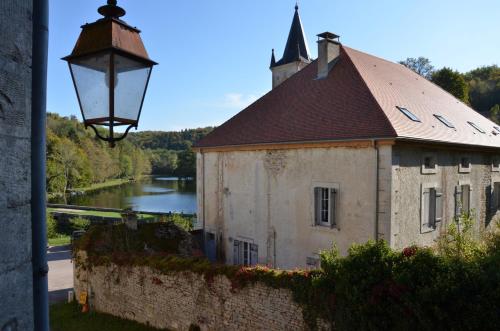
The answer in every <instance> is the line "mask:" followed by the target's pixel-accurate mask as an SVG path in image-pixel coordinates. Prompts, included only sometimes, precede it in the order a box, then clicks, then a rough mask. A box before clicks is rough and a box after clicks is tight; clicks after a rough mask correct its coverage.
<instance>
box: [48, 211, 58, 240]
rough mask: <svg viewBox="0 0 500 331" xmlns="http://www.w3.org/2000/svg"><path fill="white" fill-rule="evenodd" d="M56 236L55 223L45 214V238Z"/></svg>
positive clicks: (50, 216) (52, 218)
mask: <svg viewBox="0 0 500 331" xmlns="http://www.w3.org/2000/svg"><path fill="white" fill-rule="evenodd" d="M57 236H58V233H57V222H56V220H55V219H54V217H52V215H51V214H50V213H47V238H50V239H52V238H56V237H57Z"/></svg>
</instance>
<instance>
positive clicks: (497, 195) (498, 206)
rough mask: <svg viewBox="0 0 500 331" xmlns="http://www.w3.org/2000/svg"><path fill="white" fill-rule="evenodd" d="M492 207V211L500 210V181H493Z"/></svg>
mask: <svg viewBox="0 0 500 331" xmlns="http://www.w3.org/2000/svg"><path fill="white" fill-rule="evenodd" d="M492 209H493V212H494V213H496V212H497V211H499V210H500V182H495V183H493V194H492Z"/></svg>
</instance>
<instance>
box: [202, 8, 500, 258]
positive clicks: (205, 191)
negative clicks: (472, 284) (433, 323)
mask: <svg viewBox="0 0 500 331" xmlns="http://www.w3.org/2000/svg"><path fill="white" fill-rule="evenodd" d="M298 32H300V34H302V33H303V32H302V28H301V25H300V19H299V16H298V12H297V11H296V13H295V16H294V19H293V25H292V29H291V32H290V36H289V38H288V41H287V47H286V48H285V54H284V57H283V59H282V60H280V61H279V62H276V61H275V60H274V57H273V59H272V62H271V70H272V71H273V87H274V88H273V89H272V90H271V91H270V92H269V93H267V94H266V95H265V96H263V97H262V98H260V99H259V100H257V101H256V102H255V103H253V104H252V105H250V106H249V107H248V108H246V109H244V110H243V111H241V112H240V113H239V114H237V115H236V116H234V117H233V118H231V119H230V120H228V121H227V122H225V123H224V124H223V125H221V126H220V127H218V128H217V129H215V130H214V131H213V132H212V133H211V134H209V135H208V136H207V137H205V138H204V139H202V140H201V141H199V142H198V144H197V145H196V147H197V174H198V177H197V181H198V183H197V188H198V194H197V196H198V214H199V219H200V222H202V224H203V226H204V229H205V234H206V248H207V253H208V256H209V257H210V258H212V259H216V258H217V259H219V260H221V261H225V262H226V263H236V264H256V263H259V264H268V265H271V266H274V267H279V268H293V267H307V266H316V265H317V263H318V253H319V251H320V250H323V249H328V248H330V247H331V245H332V243H334V244H336V245H337V247H338V248H339V249H340V251H341V252H342V253H345V252H346V251H347V249H348V248H349V246H351V244H353V243H363V242H366V241H367V240H369V239H385V240H386V241H387V242H388V243H389V245H390V246H391V247H393V248H396V249H400V248H403V247H405V246H408V245H411V244H418V245H432V244H433V243H434V240H435V239H436V238H437V237H438V235H439V234H440V232H441V231H442V230H444V229H445V228H446V226H447V225H448V224H449V223H450V222H452V221H453V219H454V218H455V217H456V216H457V215H458V214H459V213H460V212H461V211H462V210H466V211H474V213H475V214H476V218H477V222H476V225H475V231H476V232H479V231H480V230H482V229H484V228H486V227H488V225H489V224H490V223H491V221H492V219H494V216H495V214H496V213H497V210H498V209H499V200H500V194H499V192H500V127H497V126H496V125H495V124H494V123H493V122H491V121H490V120H488V119H486V118H485V117H483V116H481V115H480V114H478V113H477V112H475V111H474V110H473V109H471V108H470V107H468V106H467V105H466V104H464V103H462V102H460V101H459V100H457V99H455V98H454V97H453V96H452V95H450V94H449V93H447V92H446V91H444V90H442V89H441V88H440V87H438V86H436V85H434V84H433V83H431V82H429V81H427V80H426V79H424V78H423V77H421V76H419V75H418V74H416V73H414V72H413V71H411V70H409V69H407V68H405V67H404V66H402V65H399V64H396V63H392V62H389V61H386V60H384V59H381V58H378V57H375V56H372V55H369V54H366V53H363V52H360V51H358V50H354V49H352V48H349V47H346V46H344V45H342V44H341V43H340V41H339V37H338V36H336V35H335V34H332V33H329V32H327V33H322V34H319V35H318V37H319V40H318V59H317V60H315V61H312V62H311V63H309V61H310V60H309V55H308V53H307V51H306V49H307V48H305V47H304V45H303V43H305V37H304V36H303V35H299V34H298ZM293 45H298V47H297V48H294V47H293ZM290 54H291V55H290ZM292 65H293V66H292ZM285 66H287V67H285ZM292 67H293V68H292Z"/></svg>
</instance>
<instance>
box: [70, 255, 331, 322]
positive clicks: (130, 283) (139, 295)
mask: <svg viewBox="0 0 500 331" xmlns="http://www.w3.org/2000/svg"><path fill="white" fill-rule="evenodd" d="M80 261H81V260H80ZM74 275H75V282H74V286H75V291H76V295H77V297H79V294H80V293H81V292H82V291H87V293H88V294H89V303H90V307H91V309H95V310H96V311H99V312H104V313H108V314H111V315H114V316H118V317H121V318H126V319H130V320H135V321H138V322H140V323H143V324H149V325H151V326H154V327H157V328H167V329H169V330H189V328H190V326H198V327H200V329H201V330H306V329H307V325H306V323H305V321H304V319H303V317H302V308H301V307H300V306H299V305H297V304H296V303H295V302H294V301H293V297H292V293H291V291H289V290H286V289H274V288H271V287H268V286H266V285H265V284H262V283H256V284H254V285H249V286H247V287H244V288H242V289H232V287H231V282H230V281H229V279H227V278H226V277H225V276H216V277H214V279H213V280H210V281H208V282H207V280H205V278H204V277H203V276H201V275H198V274H195V273H192V272H180V273H172V274H169V275H164V274H159V273H158V272H155V271H154V270H152V269H150V268H148V267H119V266H116V265H110V266H99V267H93V268H92V270H89V269H85V268H82V264H79V263H75V272H74ZM321 325H322V326H323V328H324V329H326V327H324V326H325V325H326V324H325V323H321Z"/></svg>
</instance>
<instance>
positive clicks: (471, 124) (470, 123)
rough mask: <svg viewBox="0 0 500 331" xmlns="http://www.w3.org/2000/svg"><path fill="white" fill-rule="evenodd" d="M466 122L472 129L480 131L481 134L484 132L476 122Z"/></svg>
mask: <svg viewBox="0 0 500 331" xmlns="http://www.w3.org/2000/svg"><path fill="white" fill-rule="evenodd" d="M467 123H469V125H470V126H472V127H473V128H474V129H476V130H477V131H478V132H480V133H482V134H485V133H486V131H484V130H483V129H481V128H480V127H479V126H478V125H477V124H476V123H474V122H471V121H467Z"/></svg>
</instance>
